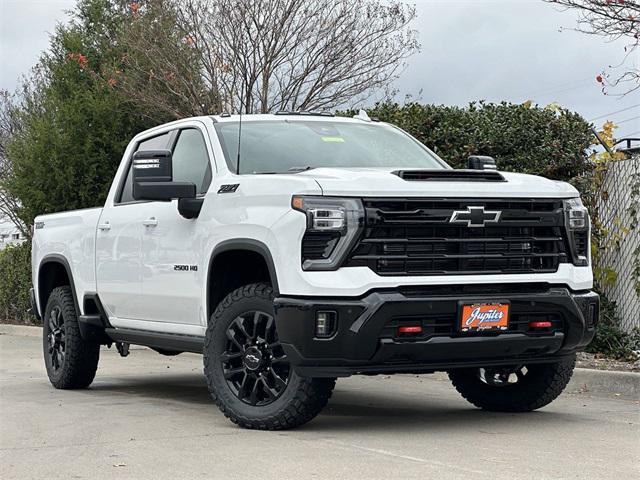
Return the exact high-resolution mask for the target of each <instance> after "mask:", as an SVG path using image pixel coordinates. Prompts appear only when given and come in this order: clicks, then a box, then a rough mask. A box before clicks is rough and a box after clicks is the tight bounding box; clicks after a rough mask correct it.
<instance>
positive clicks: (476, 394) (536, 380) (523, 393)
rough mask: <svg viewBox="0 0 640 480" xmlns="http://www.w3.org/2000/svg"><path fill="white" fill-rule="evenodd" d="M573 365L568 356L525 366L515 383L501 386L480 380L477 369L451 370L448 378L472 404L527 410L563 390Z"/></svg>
mask: <svg viewBox="0 0 640 480" xmlns="http://www.w3.org/2000/svg"><path fill="white" fill-rule="evenodd" d="M575 364H576V357H575V355H572V356H571V357H568V358H566V359H563V360H561V361H559V362H557V363H546V364H533V365H527V366H526V373H523V374H522V376H521V377H519V376H518V380H517V382H515V383H506V384H504V385H501V386H496V385H492V384H490V383H487V382H486V381H484V380H482V378H481V376H480V375H479V369H477V368H470V369H459V370H451V371H450V372H449V378H450V379H451V382H452V383H453V386H454V387H455V388H456V390H458V392H459V393H460V394H461V395H462V396H463V397H464V398H465V399H466V400H467V401H469V402H470V403H472V404H473V405H475V406H476V407H479V408H482V409H484V410H489V411H492V412H530V411H532V410H536V409H538V408H541V407H544V406H545V405H548V404H549V403H551V402H552V401H554V400H555V399H556V398H557V397H558V396H559V395H560V394H561V393H562V391H563V390H564V389H565V387H566V386H567V384H568V383H569V380H571V375H572V374H573V369H574V367H575Z"/></svg>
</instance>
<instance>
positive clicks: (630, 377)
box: [0, 324, 640, 399]
mask: <svg viewBox="0 0 640 480" xmlns="http://www.w3.org/2000/svg"><path fill="white" fill-rule="evenodd" d="M0 335H16V336H22V337H40V336H42V327H37V326H27V325H9V324H0ZM567 391H568V392H572V393H598V394H606V395H620V396H625V397H632V398H634V399H640V373H636V372H617V371H613V370H593V369H590V368H576V369H575V370H574V372H573V377H572V378H571V382H569V385H568V386H567Z"/></svg>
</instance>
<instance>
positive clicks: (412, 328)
mask: <svg viewBox="0 0 640 480" xmlns="http://www.w3.org/2000/svg"><path fill="white" fill-rule="evenodd" d="M407 333H422V327H421V326H420V325H412V326H408V327H398V335H403V334H407Z"/></svg>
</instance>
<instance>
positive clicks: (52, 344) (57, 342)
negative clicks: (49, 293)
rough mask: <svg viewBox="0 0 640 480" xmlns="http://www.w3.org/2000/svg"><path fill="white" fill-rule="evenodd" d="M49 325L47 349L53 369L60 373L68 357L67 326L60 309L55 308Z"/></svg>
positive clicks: (50, 314)
mask: <svg viewBox="0 0 640 480" xmlns="http://www.w3.org/2000/svg"><path fill="white" fill-rule="evenodd" d="M47 324H48V329H47V347H48V354H49V359H50V361H51V368H52V369H53V371H54V372H58V371H59V370H60V369H61V368H62V367H63V366H64V360H65V355H66V335H65V324H64V317H63V316H62V310H61V309H60V307H58V306H55V307H53V308H52V309H51V311H50V313H49V317H48V318H47Z"/></svg>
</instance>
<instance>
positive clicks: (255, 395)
mask: <svg viewBox="0 0 640 480" xmlns="http://www.w3.org/2000/svg"><path fill="white" fill-rule="evenodd" d="M226 336H227V342H226V347H225V350H224V352H223V354H222V355H221V356H220V361H221V362H222V369H223V372H224V378H225V380H226V381H227V384H228V385H229V388H230V389H231V391H232V392H233V393H234V394H235V395H236V397H238V399H240V400H241V401H242V402H244V403H246V404H249V405H255V406H263V405H269V404H270V403H272V402H274V401H275V400H277V399H278V398H279V397H280V395H282V393H283V392H284V391H285V389H286V388H287V384H288V382H289V377H290V374H291V365H290V364H289V362H288V360H287V356H286V355H285V353H284V351H283V349H282V346H281V345H280V342H279V341H278V334H277V333H276V324H275V319H274V318H273V316H272V315H270V314H268V313H265V312H261V311H250V312H246V313H244V314H241V315H240V316H238V317H236V319H235V320H233V321H232V322H231V324H230V325H229V327H228V328H227V331H226Z"/></svg>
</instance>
